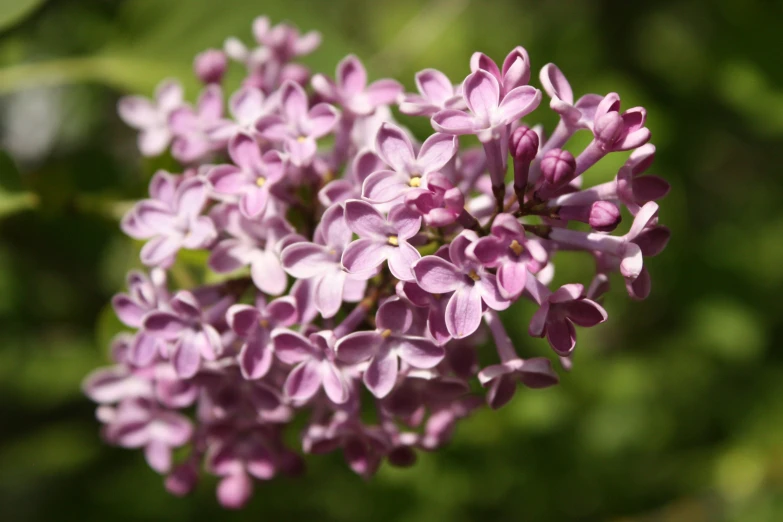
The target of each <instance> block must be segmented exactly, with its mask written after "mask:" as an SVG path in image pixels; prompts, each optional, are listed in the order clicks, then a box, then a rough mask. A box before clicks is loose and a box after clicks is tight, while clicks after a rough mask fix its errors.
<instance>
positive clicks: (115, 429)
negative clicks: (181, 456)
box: [105, 399, 193, 473]
mask: <svg viewBox="0 0 783 522" xmlns="http://www.w3.org/2000/svg"><path fill="white" fill-rule="evenodd" d="M108 420H109V422H108V424H107V426H106V431H105V434H106V438H107V439H109V440H110V441H111V442H113V443H114V444H117V445H119V446H122V447H125V448H144V456H145V457H146V458H147V463H148V464H149V465H150V467H151V468H152V469H154V470H155V471H157V472H158V473H166V472H168V471H169V469H171V451H172V449H173V448H178V447H179V446H182V445H184V444H186V443H187V442H188V441H189V440H190V437H191V435H192V433H193V426H192V424H191V423H190V421H189V420H188V418H187V417H185V416H184V415H180V414H178V413H175V412H173V411H169V410H165V409H162V408H159V407H158V406H157V405H156V404H155V403H154V402H152V401H150V400H147V399H131V400H126V401H123V402H122V403H120V405H119V406H118V407H117V408H116V409H114V410H113V411H112V413H111V415H110V418H109V419H108Z"/></svg>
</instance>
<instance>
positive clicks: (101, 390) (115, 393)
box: [82, 366, 152, 404]
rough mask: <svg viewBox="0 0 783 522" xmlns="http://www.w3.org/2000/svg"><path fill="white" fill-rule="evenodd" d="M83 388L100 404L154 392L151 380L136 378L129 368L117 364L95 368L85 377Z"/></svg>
mask: <svg viewBox="0 0 783 522" xmlns="http://www.w3.org/2000/svg"><path fill="white" fill-rule="evenodd" d="M82 389H83V390H84V393H85V394H86V395H87V396H88V397H89V398H90V399H91V400H93V401H95V402H97V403H99V404H113V403H116V402H119V401H121V400H122V399H126V398H129V397H144V396H147V395H151V394H152V387H151V385H150V383H149V381H147V380H145V379H139V378H134V377H133V376H131V375H130V373H129V371H128V370H127V369H125V368H121V367H117V366H114V367H111V368H100V369H98V370H94V371H93V372H92V373H90V374H89V375H88V376H87V377H86V378H85V379H84V382H83V383H82Z"/></svg>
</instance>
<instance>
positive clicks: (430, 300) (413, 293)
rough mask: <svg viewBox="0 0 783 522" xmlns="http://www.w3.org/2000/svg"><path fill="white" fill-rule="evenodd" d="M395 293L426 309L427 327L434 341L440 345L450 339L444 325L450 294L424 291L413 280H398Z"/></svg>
mask: <svg viewBox="0 0 783 522" xmlns="http://www.w3.org/2000/svg"><path fill="white" fill-rule="evenodd" d="M397 295H399V296H400V297H404V298H405V299H407V300H408V301H410V302H411V304H413V306H418V307H420V308H426V309H427V329H428V331H429V333H430V335H432V337H433V339H435V342H437V343H438V344H440V345H442V344H444V343H446V342H448V341H449V340H451V334H450V333H449V329H448V327H447V326H446V304H447V303H448V302H449V297H450V296H451V294H446V295H442V294H432V293H430V292H425V291H424V290H422V288H421V287H420V286H419V285H418V284H416V283H415V282H413V281H408V282H400V283H399V284H398V286H397Z"/></svg>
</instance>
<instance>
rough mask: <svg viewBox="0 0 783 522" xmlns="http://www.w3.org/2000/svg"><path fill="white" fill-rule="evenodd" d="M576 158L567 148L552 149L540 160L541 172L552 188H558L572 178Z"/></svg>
mask: <svg viewBox="0 0 783 522" xmlns="http://www.w3.org/2000/svg"><path fill="white" fill-rule="evenodd" d="M575 171H576V160H575V159H574V156H573V155H572V154H571V153H570V152H568V151H567V150H562V149H552V150H550V151H549V152H547V153H546V154H544V157H543V159H542V160H541V174H542V175H543V176H544V179H545V180H546V182H547V184H549V185H550V186H551V187H552V188H559V187H562V186H563V185H565V184H566V183H568V182H569V181H571V180H572V179H573V178H574V172H575Z"/></svg>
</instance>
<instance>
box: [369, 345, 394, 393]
mask: <svg viewBox="0 0 783 522" xmlns="http://www.w3.org/2000/svg"><path fill="white" fill-rule="evenodd" d="M398 372H399V364H398V362H397V356H396V355H395V354H394V353H392V352H391V351H390V350H384V351H383V352H382V353H379V354H378V355H376V356H375V357H374V358H373V360H372V362H370V365H369V366H368V367H367V370H366V371H365V372H364V384H365V385H366V386H367V389H368V390H370V392H371V393H372V394H373V395H375V396H376V397H378V398H379V399H382V398H384V397H386V396H387V395H388V394H389V393H390V392H391V391H392V389H393V388H394V385H395V384H396V382H397V373H398Z"/></svg>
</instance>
